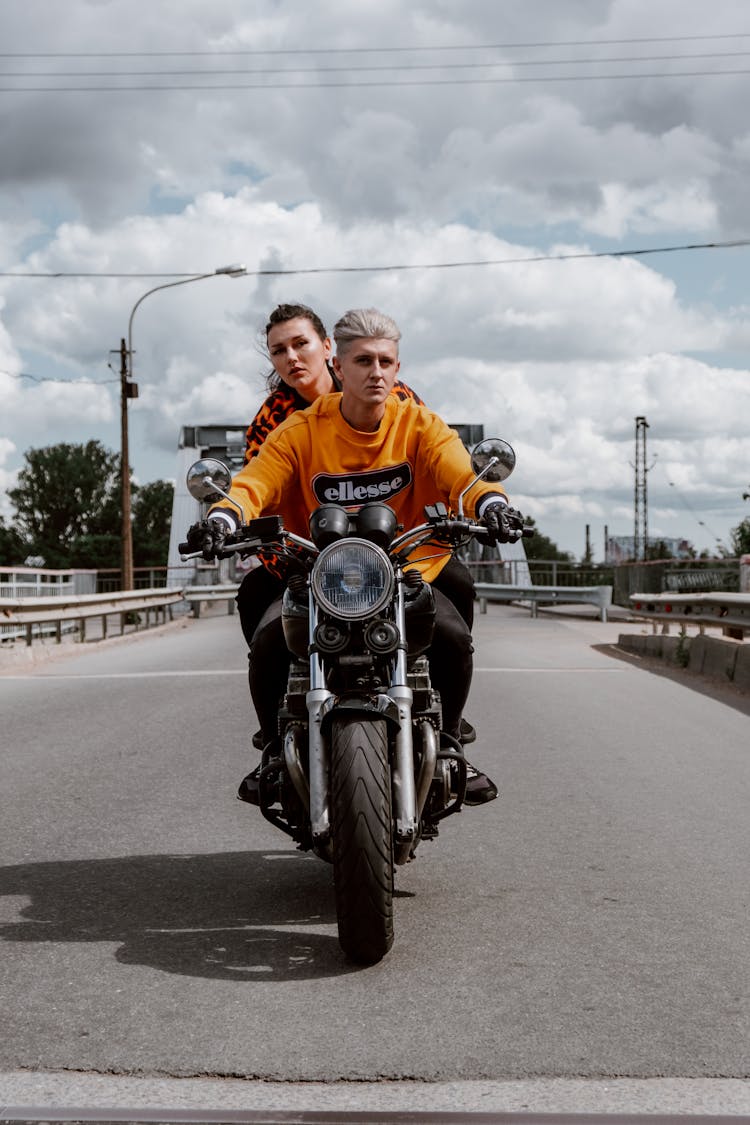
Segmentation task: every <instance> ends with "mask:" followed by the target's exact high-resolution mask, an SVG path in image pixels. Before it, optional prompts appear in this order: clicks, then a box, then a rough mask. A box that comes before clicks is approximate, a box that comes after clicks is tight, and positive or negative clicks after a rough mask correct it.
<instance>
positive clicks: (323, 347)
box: [267, 316, 333, 402]
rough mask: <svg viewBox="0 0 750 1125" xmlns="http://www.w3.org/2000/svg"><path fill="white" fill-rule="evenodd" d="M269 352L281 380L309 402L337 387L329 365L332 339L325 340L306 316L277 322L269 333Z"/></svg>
mask: <svg viewBox="0 0 750 1125" xmlns="http://www.w3.org/2000/svg"><path fill="white" fill-rule="evenodd" d="M267 342H268V354H269V355H270V357H271V363H272V364H273V366H274V370H275V371H276V373H277V375H278V376H279V378H280V379H282V380H283V381H284V382H285V383H286V385H287V386H288V387H292V389H293V390H295V391H297V393H298V394H300V395H301V396H302V398H304V400H305V401H306V402H315V400H316V398H318V397H319V396H320V395H324V394H328V392H329V391H331V390H333V381H332V379H331V375H330V372H329V370H328V367H327V361H328V359H329V358H330V355H331V341H330V339H329V338H328V337H327V336H326V338H325V340H321V338H320V336H319V335H318V333H317V332H316V331H315V328H314V327H313V324H312V321H310V320H308V319H307V317H306V316H296V317H294V319H293V320H286V321H284V322H283V323H282V324H274V325H273V327H272V328H271V330H270V332H269V333H268V337H267Z"/></svg>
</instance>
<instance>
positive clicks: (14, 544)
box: [0, 516, 30, 566]
mask: <svg viewBox="0 0 750 1125" xmlns="http://www.w3.org/2000/svg"><path fill="white" fill-rule="evenodd" d="M29 554H30V550H29V545H28V543H25V542H24V540H23V538H22V536H20V535H19V534H18V531H17V529H16V528H15V527H13V526H12V525H10V526H7V525H6V523H5V520H4V519H3V517H2V516H0V566H22V565H23V560H24V559H25V558H26V557H27V556H28V555H29Z"/></svg>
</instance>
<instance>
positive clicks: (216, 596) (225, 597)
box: [182, 582, 240, 617]
mask: <svg viewBox="0 0 750 1125" xmlns="http://www.w3.org/2000/svg"><path fill="white" fill-rule="evenodd" d="M239 588H240V587H239V584H238V583H234V584H232V585H228V584H227V583H226V582H224V583H220V584H219V585H217V586H184V587H183V589H182V596H183V598H184V599H185V601H186V602H190V604H191V605H192V606H193V614H194V615H195V616H196V617H200V615H201V606H202V605H203V603H204V602H223V601H226V602H228V605H227V613H228V614H230V615H231V614H233V613H234V611H235V598H236V597H237V591H238V590H239Z"/></svg>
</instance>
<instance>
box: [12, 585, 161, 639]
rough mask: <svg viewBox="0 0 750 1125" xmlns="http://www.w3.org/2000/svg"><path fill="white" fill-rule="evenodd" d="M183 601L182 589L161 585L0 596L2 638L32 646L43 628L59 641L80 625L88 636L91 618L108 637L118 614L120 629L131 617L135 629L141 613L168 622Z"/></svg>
mask: <svg viewBox="0 0 750 1125" xmlns="http://www.w3.org/2000/svg"><path fill="white" fill-rule="evenodd" d="M182 601H183V598H182V591H181V590H168V589H166V588H164V587H159V588H156V589H152V590H125V591H119V592H112V593H109V594H72V593H62V592H61V593H59V594H56V595H55V596H53V597H25V598H10V597H0V625H1V627H2V639H3V640H4V641H7V640H15V639H16V638H18V637H25V639H26V644H27V645H30V644H31V643H32V641H33V639H34V630H35V628H36V630H37V636H39V635H40V631H43V630H45V629H46V630H48V631H49V630H51V631H52V632H53V633H54V635H55V639H56V641H57V642H58V643H60V641H61V640H62V633H63V630H64V628H65V627H66V626H68V627H72V628H74V629H75V628H77V629H78V633H79V636H80V639H81V640H82V641H84V640H85V639H86V622H87V621H89V620H90V619H91V618H100V619H101V631H102V637H106V636H107V624H108V619H109V618H110V617H112V616H113V615H117V616H118V617H119V619H120V632H121V633H123V632H124V631H125V626H126V624H127V622H128V620H132V621H133V624H134V626H135V628H138V627H139V626H140V624H141V614H143V615H145V625H146V627H148V626H149V625H150V624H151V623H152V615H153V617H154V622H155V623H157V624H158V622H159V620H160V618H161V620H162V621H166V619H167V615H169V617H170V619H171V617H172V608H173V606H175V605H177V604H179V603H181V602H182Z"/></svg>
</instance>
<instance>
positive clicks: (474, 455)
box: [471, 438, 516, 482]
mask: <svg viewBox="0 0 750 1125" xmlns="http://www.w3.org/2000/svg"><path fill="white" fill-rule="evenodd" d="M493 458H494V460H495V464H493V465H491V466H490V467H489V468H487V466H488V465H490V462H491V461H492V460H493ZM471 465H472V468H473V470H474V472H475V473H477V474H479V473H482V480H487V481H491V482H494V481H499V480H505V478H506V477H509V476H510V474H511V473H512V472H513V470H514V469H515V467H516V454H515V450H514V449H513V446H512V445H509V444H508V442H507V441H503V439H502V438H485V440H484V441H480V442H479V443H478V445H475V446H474V448H473V449H472V451H471ZM485 470H487V471H486V472H485Z"/></svg>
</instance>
